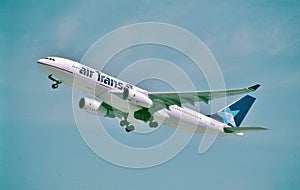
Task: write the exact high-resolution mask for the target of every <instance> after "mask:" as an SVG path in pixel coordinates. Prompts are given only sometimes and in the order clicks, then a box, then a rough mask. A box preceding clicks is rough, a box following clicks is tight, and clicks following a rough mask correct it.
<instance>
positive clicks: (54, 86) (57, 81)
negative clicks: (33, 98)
mask: <svg viewBox="0 0 300 190" xmlns="http://www.w3.org/2000/svg"><path fill="white" fill-rule="evenodd" d="M48 78H49V79H50V80H52V81H54V82H55V83H54V84H52V85H51V87H52V88H53V89H56V88H58V85H59V84H61V83H62V82H61V81H59V80H56V79H55V78H53V76H52V75H49V76H48Z"/></svg>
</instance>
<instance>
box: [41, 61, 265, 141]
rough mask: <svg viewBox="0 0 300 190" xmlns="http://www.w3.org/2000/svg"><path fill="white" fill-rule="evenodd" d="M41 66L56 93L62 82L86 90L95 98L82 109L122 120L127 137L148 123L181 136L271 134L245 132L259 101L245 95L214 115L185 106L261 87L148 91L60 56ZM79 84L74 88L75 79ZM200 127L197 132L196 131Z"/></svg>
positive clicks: (83, 100) (82, 103) (84, 101)
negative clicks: (208, 131)
mask: <svg viewBox="0 0 300 190" xmlns="http://www.w3.org/2000/svg"><path fill="white" fill-rule="evenodd" d="M37 63H38V64H39V65H40V66H41V68H42V69H43V70H44V71H46V72H47V73H48V74H49V75H48V78H49V79H50V80H52V81H53V82H54V83H53V84H52V88H53V89H56V88H58V86H59V85H60V84H61V83H65V84H67V85H69V86H71V87H74V88H77V89H79V90H82V91H84V92H86V93H88V94H91V95H92V96H95V97H96V98H97V99H99V101H98V100H96V99H91V98H87V97H82V98H81V99H80V100H79V108H80V109H81V110H83V111H85V112H88V113H91V114H95V115H98V116H102V117H108V118H119V119H120V126H122V127H124V128H125V131H126V132H132V131H134V130H135V126H134V125H135V124H137V123H147V124H148V126H149V127H150V128H157V127H158V123H163V124H165V125H167V126H170V127H173V128H177V127H178V125H179V124H180V126H181V127H180V129H181V130H183V131H191V132H196V133H205V130H206V129H207V128H209V129H212V130H213V131H217V132H218V135H219V136H230V135H236V136H243V135H244V133H245V132H252V131H261V130H267V129H266V128H264V127H257V126H255V127H241V126H240V125H241V123H242V121H243V119H244V117H245V116H246V114H247V113H248V111H249V109H250V107H251V106H252V104H253V103H254V101H255V98H254V97H252V96H250V95H246V96H244V97H242V98H241V99H239V100H237V101H236V102H234V103H232V104H230V105H228V106H226V107H225V108H224V109H221V110H220V111H219V112H217V113H214V114H212V115H204V114H201V113H199V112H197V111H194V110H192V109H190V108H187V107H186V106H184V105H183V104H184V103H189V104H192V105H194V104H195V103H196V102H201V101H203V102H205V103H209V101H211V100H213V99H216V98H222V97H227V96H232V95H238V94H244V93H249V92H253V91H256V90H257V89H258V88H259V87H260V85H259V84H256V85H253V86H250V87H248V88H238V89H231V90H214V91H193V92H148V91H146V90H144V89H141V88H139V87H137V86H134V85H132V84H129V83H127V82H125V81H122V80H119V79H117V78H115V77H112V76H110V75H108V74H105V73H103V72H101V71H98V70H96V69H93V68H90V67H88V66H86V65H83V64H81V63H78V62H76V61H72V60H69V59H66V58H62V57H53V56H49V57H46V58H42V59H38V61H37ZM75 78H76V80H78V81H79V82H76V83H74V82H73V81H74V79H75ZM193 126H196V129H195V128H193Z"/></svg>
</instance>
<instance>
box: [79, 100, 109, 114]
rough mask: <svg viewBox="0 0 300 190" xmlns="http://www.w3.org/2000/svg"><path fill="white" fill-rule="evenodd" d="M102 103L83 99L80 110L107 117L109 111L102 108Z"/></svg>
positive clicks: (80, 102)
mask: <svg viewBox="0 0 300 190" xmlns="http://www.w3.org/2000/svg"><path fill="white" fill-rule="evenodd" d="M101 103H102V102H98V101H96V100H93V99H90V98H81V99H80V101H79V108H80V109H82V110H83V111H85V112H88V113H92V114H95V115H100V116H104V117H105V116H107V114H108V110H107V109H106V108H105V107H103V106H101Z"/></svg>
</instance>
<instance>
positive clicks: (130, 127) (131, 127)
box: [125, 125, 134, 133]
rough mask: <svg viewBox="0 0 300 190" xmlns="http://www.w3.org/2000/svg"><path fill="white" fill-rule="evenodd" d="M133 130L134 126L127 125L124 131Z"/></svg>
mask: <svg viewBox="0 0 300 190" xmlns="http://www.w3.org/2000/svg"><path fill="white" fill-rule="evenodd" d="M133 130H134V126H133V125H128V126H127V127H126V128H125V131H126V132H128V133H129V132H131V131H133Z"/></svg>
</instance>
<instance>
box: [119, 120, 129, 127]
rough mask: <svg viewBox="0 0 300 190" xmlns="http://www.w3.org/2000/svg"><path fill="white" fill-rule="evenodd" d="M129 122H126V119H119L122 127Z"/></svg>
mask: <svg viewBox="0 0 300 190" xmlns="http://www.w3.org/2000/svg"><path fill="white" fill-rule="evenodd" d="M128 124H129V123H128V121H126V120H122V121H120V125H121V126H122V127H124V126H125V125H128Z"/></svg>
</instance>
